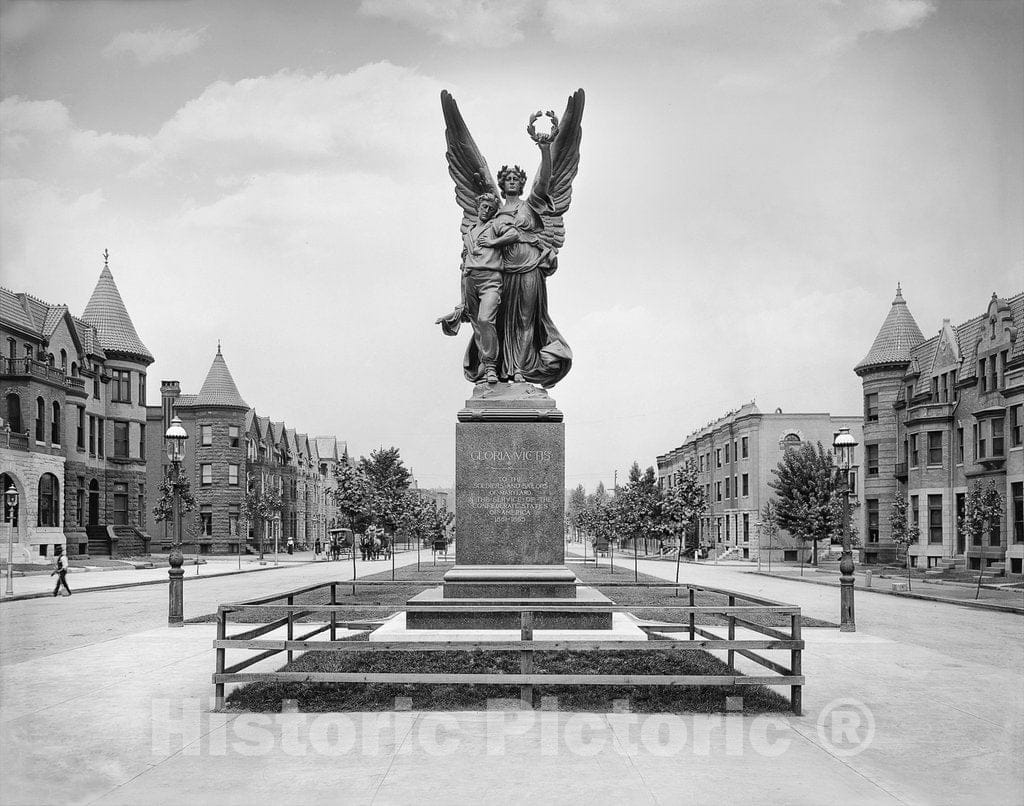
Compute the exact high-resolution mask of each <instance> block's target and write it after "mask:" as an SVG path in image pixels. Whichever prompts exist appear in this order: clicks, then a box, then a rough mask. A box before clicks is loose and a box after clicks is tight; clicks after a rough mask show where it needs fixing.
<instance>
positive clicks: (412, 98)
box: [144, 62, 441, 177]
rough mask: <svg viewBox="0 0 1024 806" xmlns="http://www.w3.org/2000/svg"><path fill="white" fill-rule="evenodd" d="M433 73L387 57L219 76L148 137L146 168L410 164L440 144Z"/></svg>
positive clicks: (211, 170) (228, 170)
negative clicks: (354, 64)
mask: <svg viewBox="0 0 1024 806" xmlns="http://www.w3.org/2000/svg"><path fill="white" fill-rule="evenodd" d="M440 89H441V85H440V84H439V83H438V82H436V81H435V80H434V79H431V78H428V77H425V76H421V75H419V74H418V73H416V72H415V71H413V70H409V69H406V68H400V67H396V66H394V65H392V64H390V63H388V62H380V63H377V64H369V65H365V66H363V67H360V68H359V69H357V70H355V71H353V72H351V73H345V74H324V73H317V74H314V75H308V74H305V73H296V72H281V73H277V74H274V75H271V76H260V77H257V78H247V79H244V80H241V81H237V82H225V81H219V82H216V83H214V84H211V85H210V86H209V87H207V88H206V89H205V90H204V91H203V92H202V94H200V95H199V97H197V98H194V99H193V100H191V101H189V102H188V103H187V104H185V105H184V106H183V107H182V108H181V109H179V110H178V111H177V112H176V113H175V115H174V116H173V117H172V118H171V119H170V120H169V121H167V123H165V124H164V125H163V126H162V127H161V128H160V131H159V132H158V133H157V134H156V136H155V138H154V146H155V152H156V153H155V155H154V157H153V159H152V160H151V161H150V162H149V163H148V164H147V165H146V166H145V168H144V170H145V171H157V170H162V169H169V168H173V169H175V170H181V169H183V168H184V169H187V168H188V167H189V166H194V167H196V168H197V169H199V168H202V170H203V172H204V173H207V174H210V175H213V176H218V177H224V176H230V175H246V174H247V173H253V172H271V171H280V170H299V171H301V170H304V169H308V168H311V167H314V166H316V167H321V168H325V167H326V168H331V167H334V168H337V169H349V170H351V169H353V168H358V169H361V170H367V169H369V170H379V171H405V170H414V169H415V165H417V164H421V163H423V162H425V159H423V156H424V155H426V154H427V153H429V154H431V155H432V156H434V157H435V160H434V161H435V162H436V155H437V154H438V153H440V147H441V146H440V143H439V141H438V142H431V141H430V140H429V139H426V141H425V138H410V137H408V136H407V135H408V132H409V131H433V130H436V129H437V108H436V106H437V100H436V99H437V95H438V93H439V92H440Z"/></svg>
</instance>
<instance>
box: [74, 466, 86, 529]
mask: <svg viewBox="0 0 1024 806" xmlns="http://www.w3.org/2000/svg"><path fill="white" fill-rule="evenodd" d="M75 523H76V524H78V525H79V526H85V476H79V477H78V487H77V489H76V490H75Z"/></svg>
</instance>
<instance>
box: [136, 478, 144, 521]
mask: <svg viewBox="0 0 1024 806" xmlns="http://www.w3.org/2000/svg"><path fill="white" fill-rule="evenodd" d="M137 503H138V505H139V508H138V510H137V511H136V513H135V520H136V522H137V524H138V527H139V528H140V529H144V528H145V527H146V485H145V484H140V485H139V498H138V501H137Z"/></svg>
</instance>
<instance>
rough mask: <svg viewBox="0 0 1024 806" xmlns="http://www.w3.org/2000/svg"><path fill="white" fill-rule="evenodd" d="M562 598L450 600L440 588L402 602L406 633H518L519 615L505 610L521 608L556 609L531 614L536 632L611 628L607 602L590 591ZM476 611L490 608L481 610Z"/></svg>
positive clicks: (609, 607) (580, 590) (586, 589)
mask: <svg viewBox="0 0 1024 806" xmlns="http://www.w3.org/2000/svg"><path fill="white" fill-rule="evenodd" d="M574 594H575V596H574V597H573V598H566V597H558V596H551V597H538V596H530V597H521V598H518V597H486V598H480V597H474V598H452V597H448V596H446V595H445V592H444V590H443V589H442V588H440V587H437V588H431V589H430V590H425V591H423V592H422V593H418V594H416V595H415V596H413V597H412V598H411V599H409V600H408V601H407V602H406V613H407V617H406V624H407V626H408V628H409V629H410V630H487V629H495V630H518V629H519V626H520V621H521V618H520V613H518V612H515V611H512V612H508V611H507V610H505V611H504V612H502V611H503V610H504V609H505V608H510V607H517V606H523V605H538V606H543V607H557V608H558V611H557V612H552V611H548V612H542V613H536V614H535V615H534V619H533V624H534V629H536V630H607V629H611V627H612V618H611V616H612V611H611V608H612V607H613V606H614V605H613V602H612V601H611V599H609V598H608V597H607V596H605V595H604V594H603V593H600V592H599V591H597V590H595V589H594V588H587V587H579V588H575V589H574ZM479 608H494V610H493V611H490V612H488V611H487V610H483V611H481V610H480V609H479Z"/></svg>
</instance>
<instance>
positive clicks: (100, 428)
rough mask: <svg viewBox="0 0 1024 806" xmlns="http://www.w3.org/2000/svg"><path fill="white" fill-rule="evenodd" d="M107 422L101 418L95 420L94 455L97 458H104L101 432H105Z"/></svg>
mask: <svg viewBox="0 0 1024 806" xmlns="http://www.w3.org/2000/svg"><path fill="white" fill-rule="evenodd" d="M106 426H107V421H106V420H104V419H103V418H102V417H97V418H96V453H97V455H98V456H105V454H104V453H103V432H104V431H106V430H107V428H106Z"/></svg>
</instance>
